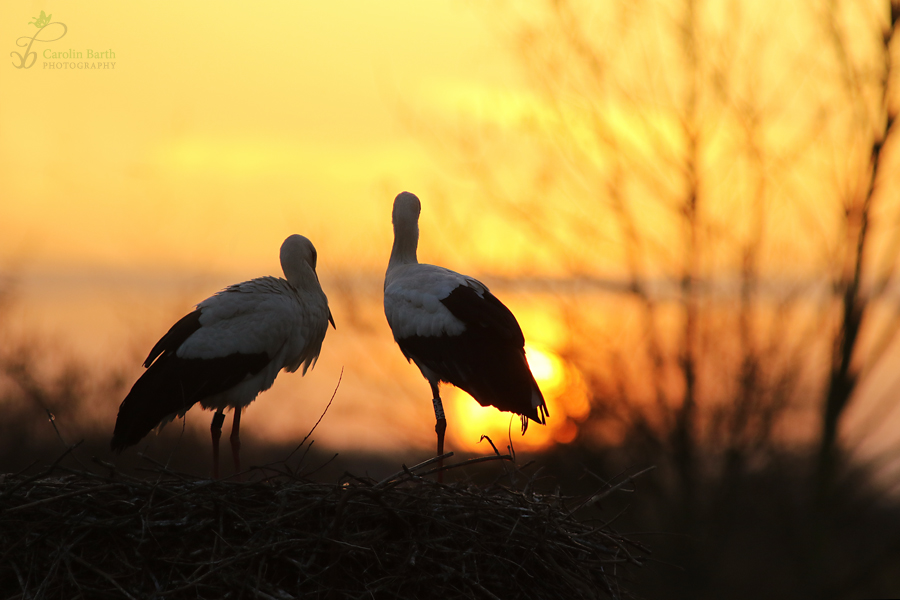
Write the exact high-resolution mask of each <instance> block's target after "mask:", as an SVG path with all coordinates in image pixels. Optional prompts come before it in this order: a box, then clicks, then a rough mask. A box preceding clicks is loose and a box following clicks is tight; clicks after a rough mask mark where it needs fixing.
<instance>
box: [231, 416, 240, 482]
mask: <svg viewBox="0 0 900 600" xmlns="http://www.w3.org/2000/svg"><path fill="white" fill-rule="evenodd" d="M231 458H233V459H234V472H235V473H237V479H238V481H240V480H241V407H240V406H238V407H235V409H234V423H233V424H232V425H231Z"/></svg>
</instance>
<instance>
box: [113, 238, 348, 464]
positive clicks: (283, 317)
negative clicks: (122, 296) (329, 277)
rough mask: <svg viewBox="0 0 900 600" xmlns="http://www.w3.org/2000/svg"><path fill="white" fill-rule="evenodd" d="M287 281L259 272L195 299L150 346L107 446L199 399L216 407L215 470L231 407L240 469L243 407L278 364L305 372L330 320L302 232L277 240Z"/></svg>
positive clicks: (131, 438)
mask: <svg viewBox="0 0 900 600" xmlns="http://www.w3.org/2000/svg"><path fill="white" fill-rule="evenodd" d="M281 268H282V270H283V271H284V275H285V277H286V279H281V278H278V277H260V278H257V279H252V280H250V281H245V282H243V283H238V284H235V285H232V286H229V287H227V288H225V289H224V290H222V291H220V292H218V293H216V294H215V295H213V296H211V297H209V298H207V299H206V300H204V301H203V302H201V303H200V304H198V305H197V308H196V310H195V311H193V312H192V313H190V314H188V315H186V316H185V317H183V318H182V319H181V320H179V321H178V322H177V323H175V325H173V326H172V328H171V329H169V331H168V333H166V334H165V335H164V336H163V337H162V338H161V339H160V340H159V341H158V342H157V343H156V345H155V346H154V347H153V349H152V350H151V351H150V354H149V355H148V356H147V360H145V361H144V367H146V368H147V370H146V371H145V372H144V374H143V375H141V377H140V378H139V379H138V380H137V382H136V383H135V384H134V386H133V387H132V388H131V392H129V394H128V395H127V396H126V397H125V399H124V400H123V401H122V404H121V405H120V406H119V414H118V417H117V418H116V427H115V431H114V433H113V438H112V442H111V444H110V445H111V447H112V449H113V450H115V451H116V452H121V451H122V450H123V449H125V448H127V447H128V446H132V445H134V444H136V443H138V442H139V441H140V440H141V439H142V438H143V437H144V436H145V435H147V434H148V433H149V432H150V431H151V430H152V429H154V428H156V427H157V426H159V425H162V424H165V423H167V422H169V421H171V420H172V419H174V418H175V416H183V415H184V413H185V412H186V411H187V410H188V409H190V408H191V407H192V406H193V405H194V404H196V403H197V402H199V403H200V405H201V406H202V407H203V408H205V409H215V410H216V414H215V416H214V417H213V423H212V427H211V431H212V438H213V474H214V476H215V477H218V445H219V436H220V435H221V432H222V422H223V421H224V419H225V414H224V412H223V411H224V409H225V408H228V407H231V408H233V409H234V425H233V427H232V431H231V445H232V454H233V457H234V461H235V469H236V471H237V472H240V459H239V449H240V434H239V431H240V417H241V409H242V408H243V407H245V406H247V405H248V404H250V403H251V402H253V400H255V399H256V397H257V395H259V393H260V392H263V391H265V390H267V389H269V388H270V387H272V384H273V383H274V382H275V377H276V376H277V375H278V373H279V372H280V371H281V370H282V369H284V370H286V371H288V372H290V373H293V372H294V371H296V370H297V369H299V368H300V366H301V365H302V366H303V374H304V375H305V374H306V370H307V369H308V368H309V367H310V366H312V365H314V364H315V362H316V359H317V358H318V356H319V352H320V351H321V348H322V340H323V339H324V338H325V332H326V331H327V330H328V323H329V321H330V322H331V325H332V327H333V326H334V319H333V318H332V316H331V311H330V310H329V309H328V299H327V298H326V297H325V293H324V292H323V291H322V287H321V286H320V285H319V278H318V276H317V275H316V249H315V247H313V245H312V242H310V241H309V240H308V239H307V238H305V237H303V236H302V235H292V236H290V237H288V238H287V239H286V240H285V241H284V243H283V244H282V245H281Z"/></svg>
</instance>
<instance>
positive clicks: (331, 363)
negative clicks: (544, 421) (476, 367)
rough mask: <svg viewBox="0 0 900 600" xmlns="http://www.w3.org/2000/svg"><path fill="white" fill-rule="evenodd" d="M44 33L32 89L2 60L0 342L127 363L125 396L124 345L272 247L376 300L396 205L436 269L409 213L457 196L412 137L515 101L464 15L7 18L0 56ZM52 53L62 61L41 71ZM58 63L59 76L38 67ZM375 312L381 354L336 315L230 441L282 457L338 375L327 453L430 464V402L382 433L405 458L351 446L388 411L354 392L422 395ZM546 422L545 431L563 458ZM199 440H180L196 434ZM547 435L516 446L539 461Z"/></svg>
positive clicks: (457, 11) (103, 411) (102, 10)
mask: <svg viewBox="0 0 900 600" xmlns="http://www.w3.org/2000/svg"><path fill="white" fill-rule="evenodd" d="M41 11H44V13H45V14H47V15H50V16H51V18H50V22H51V23H63V24H64V25H65V28H66V29H65V32H66V33H65V36H64V37H62V38H61V39H59V40H56V41H52V42H40V41H35V42H33V44H32V46H31V48H30V50H31V51H32V52H37V54H38V56H37V58H36V61H35V63H34V66H32V67H31V68H28V69H24V68H23V69H17V68H15V66H14V64H17V63H19V62H20V59H17V57H16V56H11V59H10V61H9V62H11V63H12V64H10V65H8V68H3V69H0V89H3V90H5V91H6V92H5V93H4V100H3V109H2V111H0V198H2V201H0V231H2V237H0V269H4V270H8V271H9V272H13V273H16V274H17V275H18V276H19V277H20V278H21V279H22V282H23V284H22V287H21V290H20V295H21V298H22V300H23V301H22V302H20V304H19V306H17V307H16V309H15V312H14V313H13V314H14V316H15V317H16V323H15V327H16V328H19V329H23V330H27V329H29V328H36V329H37V330H39V331H40V332H41V333H42V334H45V335H47V336H48V337H50V339H53V340H56V341H57V342H58V343H60V344H61V346H62V348H63V351H64V352H65V351H69V352H75V353H77V354H79V355H81V356H86V357H98V356H99V357H102V358H103V359H106V357H108V356H109V355H110V352H112V353H113V354H115V355H117V356H121V353H122V352H123V351H125V352H126V353H132V354H133V355H134V356H133V358H132V362H134V367H135V368H134V369H133V371H132V373H133V375H131V376H136V375H137V374H139V371H140V369H139V367H138V364H139V362H140V360H142V359H141V358H140V357H139V355H140V354H141V353H142V352H146V348H144V347H143V346H142V344H144V345H146V344H148V343H150V344H152V342H153V340H154V339H155V337H158V335H160V333H161V331H162V330H164V328H165V327H167V326H168V324H170V322H171V320H172V319H173V318H177V317H178V316H179V312H183V311H184V310H186V309H187V308H189V307H190V306H191V305H192V304H193V303H195V302H197V301H199V300H200V299H202V298H203V297H205V296H206V295H209V294H211V293H212V292H214V291H216V290H217V289H220V288H221V287H222V286H223V285H225V284H227V283H230V282H231V279H228V277H231V278H232V279H233V278H243V279H247V278H250V277H253V276H259V275H263V274H268V273H271V274H279V272H280V269H279V266H278V262H277V250H278V247H279V245H280V243H281V241H282V240H283V239H284V237H285V236H287V235H288V234H290V233H295V232H297V233H302V234H304V235H306V236H308V237H310V238H311V239H312V240H313V242H314V243H315V244H316V246H317V249H318V252H319V265H318V266H319V273H320V276H321V277H322V280H323V282H326V287H327V282H329V281H331V280H332V278H333V277H334V276H335V274H336V273H339V272H344V271H347V272H351V273H357V274H359V273H363V274H369V273H371V274H374V276H373V278H372V280H371V281H372V282H373V284H374V285H373V290H375V291H377V289H376V288H380V283H379V282H378V277H379V276H380V274H381V273H383V269H384V268H385V264H386V259H387V255H388V254H389V252H390V244H391V224H390V207H391V202H392V200H393V197H394V195H395V194H396V193H398V192H399V191H402V190H410V191H414V192H417V193H419V194H420V195H421V196H422V198H423V201H424V202H425V206H426V210H425V211H424V212H423V215H422V222H423V228H424V229H425V230H427V232H428V234H430V235H429V236H428V237H425V236H423V240H422V244H421V248H422V252H423V253H431V254H438V253H440V254H442V255H446V254H448V253H449V254H451V255H452V254H453V252H452V250H448V248H447V246H448V242H450V241H451V240H450V239H449V238H448V237H442V236H441V230H440V227H439V225H440V214H439V212H438V210H436V208H435V209H432V210H429V205H428V201H429V197H428V194H429V190H431V189H434V188H435V186H436V185H439V184H440V182H441V181H446V180H447V179H448V178H451V179H452V178H453V177H454V175H453V174H452V173H446V172H445V171H446V169H444V168H442V166H441V164H440V161H439V160H436V158H435V155H434V153H433V152H432V151H430V150H429V147H428V144H427V142H425V141H423V139H422V138H423V134H422V132H423V131H425V132H426V133H425V136H424V137H427V131H428V128H429V123H430V122H431V121H432V120H437V121H442V120H447V119H452V118H455V116H456V115H457V114H458V113H459V112H460V111H461V110H466V111H469V112H471V111H473V110H475V111H478V110H479V102H481V99H483V98H491V97H493V98H496V97H497V96H498V95H505V96H506V97H509V96H510V95H511V94H513V95H514V94H515V90H516V88H517V85H519V84H518V83H517V81H518V80H517V69H516V68H515V66H514V63H513V62H512V61H511V58H510V56H509V55H508V54H507V52H506V49H505V48H503V47H502V40H500V39H498V34H499V33H501V32H502V27H499V26H498V28H492V26H491V25H490V24H489V22H490V20H489V19H488V18H487V17H488V15H487V14H486V13H485V12H484V11H482V10H480V9H479V8H477V7H476V6H474V5H473V4H471V3H468V2H462V1H441V2H429V3H422V2H414V1H408V2H391V3H362V4H355V3H354V4H352V5H351V4H349V3H337V4H335V3H289V2H268V3H257V4H253V5H252V6H251V5H247V4H243V5H238V4H231V5H227V6H225V5H222V4H221V3H214V2H192V3H190V4H189V5H185V4H183V3H175V2H170V3H166V2H163V3H159V2H154V3H149V2H148V3H135V4H121V3H115V2H96V3H90V4H87V5H83V4H74V3H70V2H53V1H52V0H51V1H49V2H44V3H36V2H27V3H25V2H23V3H16V4H4V6H3V7H2V8H0V16H2V19H0V40H4V39H5V40H8V42H9V43H8V44H7V46H8V51H9V52H19V53H20V54H24V53H25V52H26V50H28V48H26V47H23V46H17V45H16V41H17V40H18V39H20V38H23V37H24V36H33V35H34V33H35V32H36V31H37V29H36V27H35V25H32V24H29V22H32V21H34V20H35V18H36V17H39V16H40V14H41ZM44 31H45V33H43V34H42V35H41V36H40V37H42V38H43V39H50V38H55V37H58V36H59V35H60V32H61V31H63V30H62V29H61V28H60V26H58V25H49V26H48V27H47V28H46V29H45V30H44ZM29 42H30V40H28V39H25V40H24V41H23V42H22V44H23V45H27V44H28V43H29ZM88 50H90V51H91V53H92V54H96V53H106V54H105V56H104V58H103V59H102V62H103V63H110V64H109V65H108V67H107V68H102V69H101V68H94V69H87V68H84V65H82V68H78V67H77V63H80V62H83V63H87V62H91V63H93V62H95V60H96V59H88V58H87V56H88ZM109 51H112V52H111V53H110V52H109ZM66 52H68V53H70V56H71V58H69V59H66V58H59V57H60V56H65V54H64V53H66ZM78 52H80V53H81V58H77V57H76V54H75V53H78ZM53 53H56V54H53ZM113 54H114V58H111V56H112V55H113ZM53 56H56V57H57V59H56V60H54V59H53V58H52V57H53ZM45 57H50V58H45ZM61 61H62V62H68V63H75V64H76V68H75V69H66V68H64V69H57V68H51V67H50V64H52V63H59V62H61ZM112 62H115V66H114V67H113V66H112V64H111V63H112ZM92 66H99V64H98V65H92ZM461 202H469V205H472V204H473V203H472V199H471V198H467V199H463V200H461ZM432 206H434V205H432ZM493 243H494V241H493V240H487V241H486V242H485V243H484V244H485V245H484V248H487V249H488V250H490V247H491V245H492V244H493ZM463 254H464V253H463ZM496 264H501V265H502V261H501V262H500V263H495V266H496ZM462 266H463V265H459V266H458V267H457V268H461V267H462ZM179 274H180V275H179ZM204 274H207V275H204ZM208 274H211V275H208ZM326 291H328V290H326ZM375 299H376V298H375V296H374V294H372V298H371V299H370V300H375ZM335 302H339V300H335V299H334V296H333V297H332V303H333V305H334V304H335ZM367 306H368V305H367ZM372 306H373V307H374V309H373V310H374V313H373V314H368V316H367V318H369V319H370V320H371V322H377V323H378V326H379V327H380V329H379V330H378V333H379V334H380V335H378V336H376V338H375V339H374V340H369V341H368V342H359V341H358V340H356V339H353V338H352V335H353V334H352V328H349V327H348V325H350V322H348V316H345V315H344V314H342V313H341V308H340V306H338V307H336V308H335V314H336V315H337V317H336V318H337V320H338V322H339V327H340V328H341V335H340V336H336V335H335V333H334V332H330V334H329V339H328V341H327V343H326V346H325V352H323V356H322V360H321V361H320V363H319V365H318V368H317V369H316V370H315V371H314V372H312V373H310V374H309V375H308V376H307V378H306V380H304V381H303V382H302V383H301V382H299V381H298V380H299V377H297V376H294V378H293V379H291V378H288V377H285V376H284V375H283V376H282V377H281V378H280V379H279V381H278V382H277V384H276V386H275V388H274V389H273V390H272V391H270V392H268V393H267V394H266V395H265V396H264V398H266V397H268V399H267V400H266V401H265V402H263V403H259V404H255V405H254V406H253V409H251V410H252V411H253V412H254V413H255V416H254V417H250V419H252V420H251V421H249V422H254V421H255V422H256V424H255V426H251V425H248V426H247V427H248V435H251V436H252V435H270V436H276V437H277V436H279V435H281V436H294V435H295V434H296V429H297V428H298V427H303V426H307V425H308V422H309V421H310V417H312V416H313V413H314V412H315V411H316V410H320V409H321V408H322V407H323V406H324V403H325V401H326V400H327V397H328V396H329V395H330V393H331V390H332V389H333V387H334V385H335V384H336V383H337V379H338V377H339V376H340V372H341V369H342V368H343V369H345V371H346V372H345V374H344V376H343V379H342V384H341V385H342V390H341V393H342V395H344V398H345V399H344V400H343V405H342V402H341V398H340V397H338V399H337V401H336V403H335V407H334V408H333V409H332V415H334V416H333V417H332V418H333V419H334V420H335V421H336V422H337V424H338V426H337V427H333V428H332V429H331V430H329V423H328V422H326V423H325V424H323V426H322V428H321V429H320V430H319V432H320V435H323V436H324V438H325V441H326V443H328V442H330V443H332V444H333V445H341V444H343V445H347V444H348V443H349V444H351V445H353V446H360V445H362V446H363V447H372V446H375V447H382V448H385V447H396V446H397V445H398V444H401V445H403V444H407V443H409V442H410V441H413V442H414V443H417V444H428V445H430V444H431V443H432V441H431V437H433V433H432V432H431V428H432V426H430V425H429V421H433V415H430V410H431V408H430V403H428V402H422V403H421V404H413V405H412V406H414V407H415V411H414V412H415V415H416V416H415V417H409V416H407V417H403V416H399V417H398V416H394V417H392V418H393V420H394V424H395V425H396V424H397V423H400V424H403V423H406V424H407V425H408V426H409V428H410V429H414V430H415V431H416V432H417V433H416V435H413V437H412V438H410V439H405V438H404V439H403V440H400V439H399V438H397V437H396V433H397V432H396V430H395V429H390V430H387V431H386V430H385V429H384V427H381V428H379V427H378V426H376V427H372V426H370V425H369V424H368V423H369V422H371V421H370V420H367V419H366V418H362V419H357V421H358V422H357V423H356V424H354V423H352V422H350V423H349V424H348V421H352V420H353V416H357V417H358V416H359V414H360V412H362V414H363V415H365V414H366V413H373V414H390V411H387V412H386V411H385V410H384V409H383V408H382V406H381V405H379V404H378V402H388V403H390V402H392V401H393V400H392V399H391V398H387V399H380V396H379V390H377V389H372V382H373V381H375V382H381V381H382V380H383V378H384V369H385V368H388V369H392V370H395V371H396V372H397V373H399V374H401V378H402V379H401V381H402V382H403V383H402V385H403V386H405V388H404V389H403V394H404V395H405V396H406V397H407V398H408V397H418V396H421V397H422V398H421V399H422V400H427V398H426V397H425V396H427V395H428V387H427V385H426V384H425V382H424V380H422V379H421V378H420V375H419V374H418V372H417V371H416V370H415V368H414V367H412V366H408V365H405V361H404V360H403V358H402V356H401V355H400V353H399V351H398V350H396V348H395V347H393V341H392V340H391V338H390V333H389V330H388V329H387V327H386V324H385V323H384V321H383V316H379V315H378V314H377V312H378V311H379V310H380V308H378V307H379V304H376V303H374V302H373V303H372ZM527 312H528V313H530V314H532V315H534V317H533V318H534V319H535V323H537V324H538V325H537V326H536V327H532V328H529V327H528V325H527V323H526V322H527V321H528V320H529V317H528V315H527V314H522V315H520V320H522V322H523V326H525V327H526V331H528V330H529V329H532V330H534V331H535V333H537V331H536V328H540V329H541V330H542V331H544V334H542V335H529V338H530V339H536V340H537V343H538V344H539V346H538V347H543V348H544V352H543V353H542V352H541V351H539V350H534V351H533V353H534V354H535V356H537V357H538V360H541V359H543V363H542V365H543V366H542V367H541V368H542V373H543V375H542V376H541V377H542V378H543V379H544V380H546V381H547V382H548V384H549V385H550V386H551V388H553V390H554V391H553V393H554V394H558V393H561V392H562V388H561V387H560V381H561V379H562V378H563V376H564V375H563V366H562V364H561V363H560V362H559V359H558V358H554V356H553V354H552V351H551V350H550V349H549V346H547V344H550V343H553V342H558V341H559V340H558V337H559V336H558V335H556V334H555V333H554V327H553V325H552V324H549V325H548V324H547V323H546V317H544V318H543V319H542V317H541V316H540V311H535V310H534V309H532V310H530V311H527ZM369 313H372V311H371V310H370V311H369ZM349 318H350V319H351V320H358V319H360V317H359V315H352V316H350V317H349ZM541 323H543V325H541ZM348 335H350V336H351V337H350V338H348V337H347V336H348ZM341 336H343V337H341ZM363 343H367V344H368V345H366V346H361V344H363ZM540 344H544V346H540ZM373 348H377V349H378V350H374V351H373ZM373 352H374V353H376V354H378V355H384V356H389V357H391V358H392V359H393V360H392V361H388V364H389V365H390V366H388V367H385V365H384V364H382V363H378V364H374V365H373V364H369V363H371V354H372V353H373ZM548 352H549V354H547V353H548ZM348 362H349V363H350V364H349V365H348ZM554 368H555V371H554ZM382 387H384V386H383V385H382ZM388 392H390V387H388ZM298 393H302V394H304V396H305V397H306V398H313V397H314V398H317V399H318V400H317V401H316V403H315V404H311V405H310V407H309V408H308V410H307V408H306V407H304V410H302V411H296V413H295V416H294V418H293V419H292V420H290V428H289V430H288V431H286V429H287V428H285V427H284V425H283V423H284V419H283V418H279V414H280V410H281V409H280V408H279V407H280V406H282V405H283V404H282V403H283V402H284V401H291V402H294V401H296V395H297V394H298ZM381 393H382V394H383V393H385V392H384V391H382V392H381ZM447 393H448V395H449V396H451V397H450V398H449V399H448V402H449V405H448V407H449V408H448V410H450V411H451V414H452V413H453V410H454V406H456V405H457V404H458V405H459V406H460V407H463V406H466V405H467V404H471V405H473V406H472V408H474V409H476V410H473V411H470V412H472V413H473V415H474V417H468V420H469V421H470V422H472V423H473V429H472V431H470V432H469V434H470V435H469V437H470V438H473V439H472V440H470V443H473V444H474V441H476V440H477V439H478V437H479V436H480V433H478V432H476V431H475V429H477V427H478V426H477V425H476V424H475V423H477V421H476V418H477V417H478V416H479V414H480V412H479V411H482V410H483V409H479V408H478V407H477V405H475V404H474V402H473V401H472V400H471V399H468V398H465V399H463V398H460V397H457V396H455V395H453V394H452V392H450V391H449V390H448V392H447ZM581 394H582V395H579V396H578V400H577V402H576V404H577V403H578V402H580V403H582V404H577V405H576V407H575V409H573V410H574V411H575V412H576V413H579V411H580V413H579V414H583V413H584V410H585V409H584V406H583V402H584V398H583V393H581ZM348 396H349V397H350V398H348ZM360 396H371V397H374V398H375V399H374V400H369V401H364V400H361V399H360ZM273 398H274V399H273ZM279 398H280V399H281V401H279V400H278V399H279ZM288 398H290V400H287V399H288ZM310 402H312V400H310ZM360 402H362V407H361V408H360ZM401 405H402V403H401ZM460 410H463V409H460ZM96 411H97V414H96V418H97V419H99V420H101V421H109V420H110V419H111V418H112V415H111V414H107V413H110V409H109V407H104V408H99V407H98V408H96ZM493 412H494V413H495V415H496V417H495V419H496V420H497V422H498V423H500V425H499V426H498V430H497V432H495V433H494V434H493V435H494V436H495V437H496V436H497V434H498V433H499V434H500V435H505V431H506V429H507V425H508V418H506V417H503V416H501V415H499V413H497V412H496V411H493ZM267 415H268V416H267ZM564 415H565V413H564V412H562V411H561V410H560V413H559V416H560V419H558V420H557V421H556V423H557V425H558V426H560V427H562V429H563V430H564V431H563V433H562V434H560V435H562V436H563V437H567V438H570V437H571V436H572V435H573V434H574V432H573V431H572V430H571V425H569V426H568V428H566V427H565V425H566V424H565V419H564ZM205 421H206V418H205V417H201V416H199V415H197V416H196V418H191V419H189V423H191V424H196V425H197V426H198V427H200V428H205V427H206V425H205V424H204V423H205ZM376 422H377V421H376ZM417 425H424V426H423V427H418V426H417ZM533 429H534V428H533ZM455 432H456V430H455V429H454V427H451V430H450V434H449V435H450V439H453V436H454V434H455ZM481 433H487V431H486V430H484V431H481ZM554 435H556V434H555V433H551V432H546V433H545V434H543V435H542V434H541V432H537V433H532V434H530V438H529V439H530V440H531V441H532V445H534V444H541V443H545V442H546V440H549V439H551V438H552V437H553V436H554ZM536 436H537V438H538V440H535V437H536ZM540 440H544V441H543V442H541V441H540ZM525 447H526V448H527V447H528V443H527V442H526V443H525Z"/></svg>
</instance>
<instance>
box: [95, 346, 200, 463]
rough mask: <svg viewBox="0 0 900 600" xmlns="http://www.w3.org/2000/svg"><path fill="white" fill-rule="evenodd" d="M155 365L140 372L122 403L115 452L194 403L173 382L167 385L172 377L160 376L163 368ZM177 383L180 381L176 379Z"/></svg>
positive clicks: (130, 444)
mask: <svg viewBox="0 0 900 600" xmlns="http://www.w3.org/2000/svg"><path fill="white" fill-rule="evenodd" d="M163 364H165V361H164V362H163ZM153 367H156V365H153ZM153 367H151V369H149V370H147V371H146V372H145V373H144V374H143V375H141V377H140V379H138V380H137V382H135V384H134V387H132V388H131V391H130V392H129V393H128V395H127V396H125V399H124V400H123V401H122V404H121V405H119V415H118V416H117V417H116V428H115V430H114V431H113V437H112V440H111V441H110V444H109V446H110V448H111V449H112V450H113V451H114V452H116V453H121V452H122V450H124V449H125V448H127V447H129V446H133V445H135V444H137V443H138V442H139V441H141V439H143V438H144V436H146V435H147V434H148V433H150V432H151V431H153V429H155V428H156V427H157V426H159V424H160V423H162V422H164V421H167V420H169V419H170V418H172V417H174V415H176V414H183V413H184V412H185V411H186V410H187V409H189V408H190V407H191V406H192V405H193V404H194V403H193V402H190V401H189V400H187V399H186V398H184V396H183V393H181V392H180V391H179V390H177V389H174V386H172V385H171V384H170V385H166V384H167V383H169V382H170V381H173V380H171V379H168V378H166V377H160V376H159V375H160V374H159V373H158V372H157V370H162V369H155V368H153ZM174 383H178V382H177V380H174ZM167 388H168V389H167Z"/></svg>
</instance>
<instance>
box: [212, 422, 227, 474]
mask: <svg viewBox="0 0 900 600" xmlns="http://www.w3.org/2000/svg"><path fill="white" fill-rule="evenodd" d="M224 422H225V413H223V412H222V411H221V410H219V411H216V414H214V415H213V420H212V424H211V425H210V426H209V431H210V433H211V434H212V451H213V479H218V478H219V439H220V438H221V437H222V423H224Z"/></svg>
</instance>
